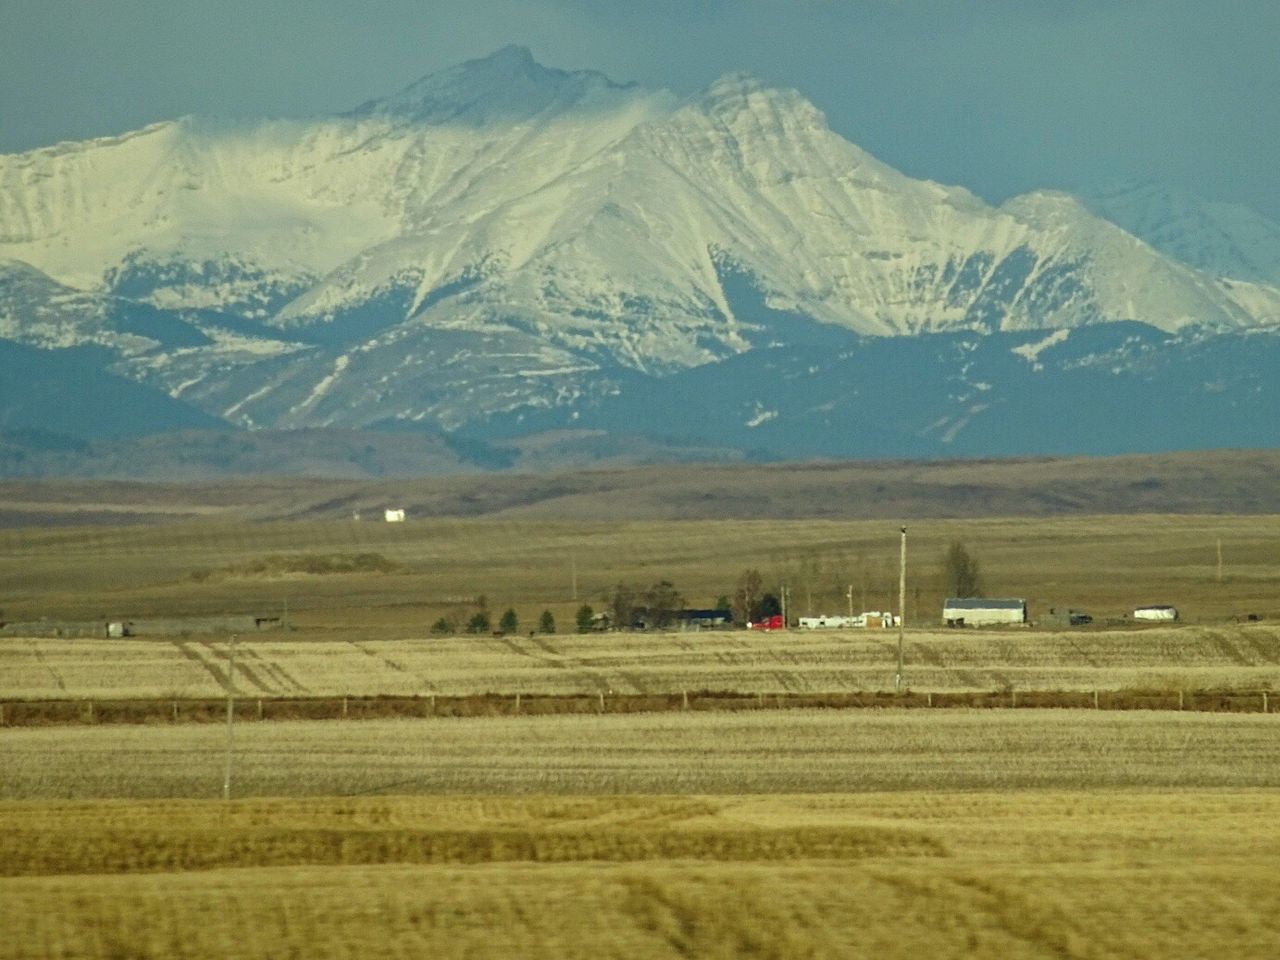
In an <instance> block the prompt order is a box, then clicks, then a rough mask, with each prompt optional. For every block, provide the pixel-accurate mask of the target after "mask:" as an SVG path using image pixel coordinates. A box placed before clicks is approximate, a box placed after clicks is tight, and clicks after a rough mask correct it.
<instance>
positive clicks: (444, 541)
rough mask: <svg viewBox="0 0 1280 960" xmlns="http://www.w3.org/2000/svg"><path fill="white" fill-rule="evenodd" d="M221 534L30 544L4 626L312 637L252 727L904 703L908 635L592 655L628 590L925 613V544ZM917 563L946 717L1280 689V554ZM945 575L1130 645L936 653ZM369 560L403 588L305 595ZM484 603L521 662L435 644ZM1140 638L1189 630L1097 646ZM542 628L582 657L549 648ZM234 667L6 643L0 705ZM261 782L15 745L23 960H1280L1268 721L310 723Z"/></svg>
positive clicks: (863, 714)
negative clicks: (209, 626)
mask: <svg viewBox="0 0 1280 960" xmlns="http://www.w3.org/2000/svg"><path fill="white" fill-rule="evenodd" d="M902 469H904V470H906V469H908V468H906V467H903V468H902ZM981 469H982V468H981V465H974V466H972V467H971V468H970V470H969V473H967V474H964V475H965V476H968V477H970V478H972V477H973V476H975V475H976V474H975V473H974V471H977V472H978V473H981ZM992 469H994V468H992ZM1081 482H1084V481H1081ZM1126 482H1127V481H1126ZM298 489H300V488H298ZM664 489H667V490H668V492H669V488H664ZM735 489H736V490H737V493H738V494H740V495H743V496H745V495H746V491H745V488H744V489H739V488H735ZM144 492H145V491H144ZM295 492H296V490H295ZM331 492H332V491H331V489H330V488H329V487H326V486H324V485H317V488H316V490H315V491H313V492H312V493H313V494H314V495H312V494H308V496H310V497H311V499H310V500H309V501H308V503H307V505H305V509H304V512H305V513H307V514H308V515H314V516H322V515H324V508H323V504H322V503H320V502H319V499H318V498H319V497H320V495H321V493H324V494H325V495H328V494H329V493H331ZM90 493H92V494H93V495H95V496H96V495H101V493H102V488H101V487H93V488H92V491H90V489H89V488H88V487H86V491H85V494H86V496H88V495H89V494H90ZM500 493H501V491H498V492H497V493H495V491H493V490H490V491H488V492H485V491H483V490H482V491H481V492H480V493H479V494H478V496H480V497H481V499H484V498H485V497H489V498H490V499H492V498H493V497H495V496H497V497H498V499H501V497H500V496H499V494H500ZM29 494H30V496H32V497H35V496H36V491H30V492H29ZM134 494H135V495H138V496H140V497H141V496H142V494H139V493H138V492H137V491H136V490H135V491H134ZM187 495H188V496H189V497H190V496H194V495H192V494H191V491H187ZM277 495H278V496H280V497H283V496H284V494H280V493H279V492H277ZM455 495H457V496H460V495H461V494H459V493H458V492H457V491H455V492H454V494H450V496H455ZM690 495H691V494H690ZM220 496H229V495H227V494H225V492H224V493H223V494H220ZM584 496H585V494H584ZM195 499H197V500H198V499H199V497H195ZM571 499H572V498H571ZM144 500H145V498H143V499H142V500H139V502H138V503H137V504H136V505H135V506H136V507H137V509H138V510H139V511H144V510H145V508H147V504H146V503H145V502H144ZM608 502H609V501H608V500H607V499H605V500H601V499H599V498H598V497H597V498H595V499H593V500H592V501H591V505H590V509H589V510H588V509H587V507H586V506H584V508H583V510H584V513H585V512H590V511H598V510H600V509H601V504H605V503H608ZM655 502H656V501H655ZM86 503H87V501H86ZM220 503H221V501H219V500H218V497H217V496H211V497H210V498H209V500H208V502H207V504H206V505H207V506H208V507H209V509H208V511H207V512H205V513H204V514H203V515H201V512H200V511H199V510H189V511H185V512H186V515H187V516H188V517H194V519H183V520H170V521H168V522H163V523H150V524H145V525H132V526H131V525H125V524H120V523H99V524H97V525H95V526H75V525H65V526H57V527H39V528H37V527H25V528H9V529H4V530H0V621H3V620H10V621H14V620H34V619H38V618H40V617H49V618H54V619H66V620H74V619H95V620H104V621H105V620H107V619H145V618H147V617H184V616H190V617H200V616H217V615H243V614H251V615H271V616H275V615H281V614H283V613H284V609H285V605H286V604H287V609H288V619H289V621H290V625H291V627H292V629H290V630H288V631H281V632H278V633H263V634H256V635H253V636H251V637H241V638H240V640H241V642H240V643H239V644H238V647H239V649H238V654H237V655H238V669H237V682H236V689H237V692H238V694H239V695H240V696H241V697H244V698H246V699H250V698H255V697H264V698H267V697H290V696H293V697H302V696H338V697H340V696H345V695H352V696H357V695H377V694H401V695H415V694H417V695H421V696H424V697H425V696H429V695H431V694H439V695H444V694H463V693H483V692H488V691H492V692H496V693H503V694H513V693H517V692H525V693H554V692H564V693H571V692H580V693H590V694H598V693H603V694H605V695H606V696H607V695H608V692H609V691H614V692H615V693H618V694H623V693H634V692H642V693H661V692H668V693H669V692H679V691H681V690H684V689H690V690H696V689H704V688H706V689H733V690H740V691H746V692H760V693H770V692H773V693H784V692H805V691H810V692H812V691H850V690H883V689H887V688H888V687H889V686H890V685H891V684H892V676H893V670H894V658H895V654H896V636H895V634H894V633H893V632H892V631H886V632H876V633H854V632H848V633H838V634H837V633H830V634H828V633H801V632H799V631H791V632H786V633H782V634H775V635H761V634H756V633H746V632H726V633H707V634H690V635H675V634H665V635H649V634H607V635H582V636H580V635H576V634H571V633H567V632H565V631H566V630H567V629H568V628H569V626H570V625H571V624H572V622H573V613H574V611H575V610H576V608H577V607H578V606H579V605H580V604H582V603H583V602H587V603H591V604H593V605H595V606H596V607H597V609H599V608H600V607H601V606H602V604H601V598H602V597H603V595H604V594H605V592H606V591H608V590H609V589H610V588H611V587H612V586H613V585H614V584H616V583H618V582H619V581H626V582H629V583H635V584H638V585H641V586H644V585H647V584H650V583H652V582H654V581H656V580H659V579H668V580H671V581H673V582H674V583H675V585H676V587H677V589H679V590H680V591H681V592H682V593H683V594H684V595H685V597H686V598H687V600H688V601H689V602H690V604H692V605H699V606H702V605H710V604H711V603H712V602H713V601H714V600H715V598H716V597H717V596H719V595H720V594H724V593H731V592H732V589H733V585H734V581H735V579H736V578H737V576H738V575H739V574H740V573H741V572H742V570H743V569H744V568H747V567H757V568H759V569H760V570H761V572H762V573H763V574H765V577H766V580H767V582H768V583H770V584H774V583H777V584H779V585H780V584H781V583H783V582H786V583H787V584H788V585H789V586H790V587H791V589H792V597H793V612H794V613H795V614H797V615H806V614H809V613H814V614H817V613H837V612H844V611H845V610H846V609H847V598H846V595H845V591H846V590H847V589H848V588H849V586H850V585H852V586H853V588H854V594H855V606H856V607H858V608H860V609H861V608H870V609H879V608H884V607H889V606H896V604H895V603H893V602H892V598H893V597H894V596H895V595H896V589H897V587H896V576H897V566H896V564H897V548H898V540H897V523H896V522H892V523H890V522H887V521H883V520H881V521H867V520H842V519H824V520H813V519H792V520H741V519H732V520H720V521H706V520H688V521H680V522H673V521H658V520H638V519H637V520H628V521H623V520H618V521H615V522H604V521H601V520H599V519H591V520H582V519H580V520H573V521H567V520H556V521H552V520H538V519H529V518H528V517H527V516H526V518H525V519H514V518H512V517H505V518H504V517H494V516H490V517H488V518H485V519H457V518H451V519H450V518H446V519H435V520H425V519H423V520H413V519H411V520H410V522H409V523H406V524H404V525H386V524H382V523H372V522H366V521H361V522H358V523H357V522H353V521H351V520H350V519H345V520H340V519H316V520H291V521H287V522H283V521H261V522H250V521H248V520H246V519H244V516H245V513H244V512H243V511H241V512H238V513H237V512H236V511H235V510H229V509H228V510H224V509H223V507H222V506H220ZM692 503H693V501H692V500H688V501H687V504H692ZM349 504H350V501H341V502H340V503H338V504H337V505H336V506H335V507H334V508H333V512H339V513H340V512H343V511H346V510H348V509H349ZM66 506H67V510H68V514H67V516H66V517H64V519H72V518H74V517H75V516H76V514H75V512H74V509H75V505H74V504H71V505H66ZM81 506H84V504H81ZM110 506H112V504H111V503H97V504H96V508H106V507H110ZM115 506H119V504H116V505H115ZM187 506H190V504H188V505H187ZM197 506H198V504H197ZM569 506H571V504H570V505H569ZM561 507H563V508H565V509H569V507H568V506H566V505H565V504H564V503H563V502H562V503H561ZM157 508H158V509H159V508H163V509H166V510H174V511H175V512H177V513H183V512H184V509H180V508H179V507H176V506H174V505H173V504H172V503H162V504H159V505H158V507H157ZM42 509H43V508H42ZM690 509H692V507H690ZM236 510H240V508H239V507H237V508H236ZM570 512H571V511H570ZM99 513H100V514H101V513H102V510H99ZM122 515H123V514H122ZM411 516H412V515H411ZM99 519H101V517H100V516H99ZM907 522H909V524H910V530H911V540H910V556H909V563H908V570H909V587H908V603H907V615H908V623H909V630H908V632H907V637H906V663H907V680H908V684H909V685H910V686H911V687H912V688H913V689H918V690H925V689H931V690H937V691H961V690H1033V689H1049V690H1090V689H1092V690H1123V689H1135V688H1157V687H1158V688H1163V689H1175V688H1176V689H1179V690H1181V689H1200V690H1203V689H1210V688H1236V689H1251V690H1258V691H1262V690H1271V691H1274V690H1277V689H1280V592H1278V591H1277V589H1276V588H1277V585H1278V584H1280V547H1278V546H1277V544H1280V517H1277V516H1275V515H1273V514H1268V515H1258V516H1225V515H1224V516H1218V515H1210V514H1202V515H1165V514H1152V515H1142V516H1107V517H1098V516H1093V517H1090V516H1072V517H1036V518H1013V519H969V520H932V519H930V520H910V518H908V521H907ZM953 539H960V540H963V541H964V542H965V543H966V544H967V545H968V547H969V549H970V550H971V551H972V552H973V553H974V554H975V555H976V556H977V557H978V558H979V560H980V562H981V564H982V567H983V574H984V579H985V580H986V582H987V585H988V590H987V592H988V593H989V594H992V595H1004V596H1022V597H1025V598H1026V599H1027V600H1028V602H1029V604H1030V606H1031V609H1032V613H1033V616H1035V615H1036V614H1037V613H1043V612H1044V611H1045V610H1047V608H1048V607H1049V606H1068V605H1069V606H1072V607H1082V608H1084V609H1086V610H1088V611H1089V612H1090V613H1091V614H1093V615H1094V616H1095V617H1096V618H1097V620H1098V624H1097V626H1096V627H1090V628H1083V629H1076V630H1070V631H1067V630H1056V631H1054V630H1048V629H1043V628H1030V629H1011V630H993V631H972V630H966V631H954V630H945V629H940V628H938V627H937V626H936V615H937V611H938V610H939V607H940V604H941V599H942V597H943V595H944V588H943V587H942V585H941V584H940V583H939V581H938V577H937V570H938V566H939V559H940V557H941V555H942V552H943V550H944V549H945V548H946V545H947V544H948V543H949V542H950V541H952V540H953ZM1219 541H1221V544H1222V554H1223V570H1222V576H1221V578H1219V575H1218V568H1217V545H1218V542H1219ZM360 553H377V554H379V555H381V556H382V557H383V558H385V560H386V564H384V565H383V566H384V569H383V570H382V571H380V572H378V571H373V570H364V571H356V572H330V573H311V574H308V573H287V574H279V573H273V572H272V571H278V570H279V569H280V563H279V562H278V558H279V557H281V556H283V555H304V556H310V557H312V558H318V557H334V556H339V555H341V556H350V555H355V554H360ZM273 558H276V559H273ZM326 564H328V561H325V562H319V561H317V562H316V564H315V566H316V568H317V569H320V568H324V567H325V566H326ZM328 566H329V568H330V569H336V568H340V567H341V566H342V564H340V563H339V564H336V565H334V564H328ZM575 575H576V585H577V596H576V597H575V596H574V592H573V587H574V579H575ZM481 595H483V596H485V597H486V598H487V602H488V608H489V610H490V612H491V614H492V615H493V616H494V617H495V619H496V617H497V615H498V614H499V613H500V612H501V611H502V610H504V609H505V608H506V607H507V606H508V605H510V606H513V607H514V608H515V609H516V610H517V611H518V613H519V615H520V618H521V622H522V628H521V630H520V631H519V632H518V633H517V634H513V635H511V636H508V637H494V636H434V635H432V634H431V632H430V626H431V624H432V623H433V622H434V620H436V619H437V618H439V617H441V616H451V617H459V616H462V615H464V614H469V613H470V612H472V611H474V610H475V609H476V607H475V600H476V598H477V597H479V596H481ZM1148 602H1157V603H1174V604H1177V605H1178V606H1179V608H1180V609H1181V610H1182V611H1183V614H1184V617H1185V618H1186V622H1185V623H1183V624H1180V625H1178V626H1175V627H1154V628H1141V629H1135V628H1131V627H1123V626H1119V625H1114V624H1112V625H1107V624H1105V623H1104V622H1103V621H1104V620H1106V619H1107V618H1119V617H1121V616H1123V615H1124V614H1126V613H1127V612H1128V611H1129V610H1130V609H1131V608H1132V607H1133V606H1134V605H1136V604H1139V603H1148ZM545 609H549V610H551V611H552V612H553V613H554V615H555V617H556V620H557V622H558V624H559V626H560V632H558V633H556V634H553V635H538V636H533V637H531V636H529V634H528V629H529V627H530V626H531V625H532V624H533V623H534V622H536V619H537V616H538V615H539V614H540V613H541V612H542V611H543V610H545ZM1247 613H1253V614H1255V615H1258V616H1260V617H1261V620H1260V621H1259V622H1257V623H1244V622H1241V621H1242V619H1243V616H1244V615H1245V614H1247ZM228 639H229V638H228V637H227V636H226V635H221V634H202V633H199V632H193V633H191V634H190V635H182V634H181V633H179V634H176V635H171V636H158V637H138V638H131V639H125V640H110V641H108V640H98V639H61V638H47V637H46V638H31V637H0V700H14V699H32V698H34V699H40V698H50V699H78V700H88V701H92V700H93V699H94V698H111V697H116V698H128V697H150V698H155V697H160V698H173V699H179V698H188V697H215V696H218V695H219V694H221V693H222V692H223V690H224V687H223V680H222V674H221V673H220V670H221V669H222V667H223V665H224V664H225V661H226V655H227V653H228V650H227V647H228ZM1272 709H1273V710H1274V706H1273V707H1272ZM234 742H235V764H234V781H233V782H234V793H235V797H236V799H234V800H233V801H232V802H231V803H229V804H227V803H222V802H221V801H219V800H218V799H217V798H218V797H219V796H220V793H221V789H222V782H223V763H224V756H225V753H224V751H225V744H226V732H225V729H224V728H223V727H221V726H220V725H217V724H173V725H170V724H167V723H151V724H138V725H103V726H49V727H22V728H19V727H4V728H0V930H2V932H3V935H0V958H9V957H14V958H17V957H23V958H26V957H67V958H70V957H77V958H78V957H94V958H97V957H101V958H113V960H121V958H143V957H147V958H151V957H155V958H160V957H207V956H237V957H264V958H265V957H272V958H276V957H308V958H328V957H357V956H358V957H364V958H367V957H420V956H441V957H454V956H456V957H503V958H511V957H519V958H524V957H529V958H539V957H548V958H551V957H592V958H599V957H614V956H616V957H635V958H646V957H655V958H657V957H741V956H757V957H777V958H792V957H832V956H876V957H887V958H894V957H919V956H940V957H1001V958H1009V957H1014V958H1016V957H1081V958H1085V957H1089V958H1092V957H1099V958H1101V957H1117V958H1119V957H1146V956H1152V957H1164V956H1179V957H1184V956H1185V957H1206V958H1207V957H1215V958H1217V957H1221V956H1223V955H1232V956H1240V957H1263V956H1271V955H1273V954H1274V952H1275V945H1276V943H1277V942H1280V919H1277V918H1280V909H1278V908H1280V894H1278V893H1277V892H1276V889H1277V888H1276V885H1275V883H1274V876H1275V870H1276V867H1275V864H1276V855H1277V853H1280V827H1277V826H1276V825H1277V824H1280V816H1278V815H1280V717H1278V716H1277V715H1276V714H1275V713H1261V712H1259V713H1248V714H1243V713H1239V714H1236V713H1233V714H1202V713H1191V712H1186V713H1180V712H1177V711H1173V710H1168V711H1157V710H1135V711H1124V712H1119V711H1117V712H1112V711H1106V710H1100V711H1093V710H1054V709H1040V710H965V709H949V710H933V711H925V710H919V711H906V710H857V711H843V710H786V711H774V710H758V711H750V712H741V713H714V712H700V711H690V712H679V711H677V712H672V713H652V714H645V713H634V714H625V715H624V714H617V715H613V714H605V715H600V716H597V715H565V716H528V715H524V716H497V717H467V718H432V719H421V720H413V719H398V720H373V719H370V720H360V721H355V720H352V721H346V722H344V721H340V720H333V721H290V720H282V721H277V722H273V723H242V724H237V725H236V728H235V741H234Z"/></svg>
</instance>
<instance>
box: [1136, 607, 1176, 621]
mask: <svg viewBox="0 0 1280 960" xmlns="http://www.w3.org/2000/svg"><path fill="white" fill-rule="evenodd" d="M1133 619H1135V620H1165V621H1168V620H1177V619H1178V608H1177V607H1170V606H1168V605H1166V604H1155V605H1152V606H1149V607H1138V608H1136V609H1135V610H1134V611H1133Z"/></svg>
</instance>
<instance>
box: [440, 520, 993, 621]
mask: <svg viewBox="0 0 1280 960" xmlns="http://www.w3.org/2000/svg"><path fill="white" fill-rule="evenodd" d="M871 569H872V568H869V567H868V566H867V565H865V563H864V562H863V558H861V557H859V558H858V561H857V565H856V566H855V567H854V568H853V570H852V571H850V569H849V567H848V565H847V564H830V565H829V567H827V568H824V567H823V564H822V561H821V558H820V557H817V556H812V555H804V556H802V557H801V561H800V563H799V564H792V565H789V566H788V567H787V568H786V569H784V570H783V571H781V572H777V573H775V574H774V575H773V576H772V577H771V578H769V579H768V580H766V578H765V576H764V575H763V574H762V573H761V572H760V570H759V569H757V568H754V567H752V568H748V569H746V570H743V571H742V573H741V574H740V575H739V576H738V578H737V580H736V581H735V583H734V586H733V590H732V592H731V593H727V594H722V595H720V596H719V597H718V598H717V599H716V603H715V606H714V607H713V608H712V609H714V610H715V611H717V612H721V613H723V614H725V617H726V619H727V620H731V621H732V622H733V623H736V624H739V625H745V624H747V623H755V622H759V621H761V620H765V619H767V618H769V617H775V616H778V615H780V614H782V613H783V605H784V602H783V601H784V598H783V592H784V591H785V592H786V593H788V594H790V600H791V602H792V603H793V604H794V603H795V601H796V600H797V599H799V597H797V594H800V595H801V596H803V607H804V608H805V609H807V610H810V611H812V610H813V608H814V603H813V601H814V597H815V595H816V596H817V597H818V599H819V603H820V604H821V603H824V602H829V601H830V600H831V599H836V600H837V602H836V603H835V605H834V606H833V609H835V610H839V609H842V607H843V603H841V602H839V601H847V602H850V604H851V605H852V600H853V591H854V589H855V587H857V586H859V585H860V586H861V609H862V610H868V609H872V608H877V607H879V606H880V604H879V602H878V601H879V600H880V599H881V598H883V599H884V601H885V602H884V605H883V606H884V608H885V609H893V608H894V607H895V606H896V602H897V598H896V591H897V571H896V568H894V569H893V570H890V569H889V566H888V564H887V563H886V564H881V566H880V567H879V568H875V569H876V571H877V573H878V575H877V576H876V577H875V579H876V581H877V582H876V584H875V585H874V587H873V588H872V589H871V591H870V592H869V590H868V582H869V579H870V578H871V575H870V573H869V570H871ZM890 573H892V576H890ZM787 580H790V582H791V584H793V586H791V587H790V588H789V589H788V588H787V587H784V586H783V585H782V584H783V582H784V581H787ZM937 581H938V582H939V584H940V585H941V587H942V589H943V592H945V593H946V595H947V596H950V597H975V596H978V595H980V594H981V593H982V591H983V589H984V586H983V581H982V574H981V568H980V565H979V562H978V560H977V558H976V557H975V556H974V555H973V554H972V553H971V552H970V551H969V549H968V547H967V546H966V545H965V544H964V543H963V542H962V541H959V540H954V541H952V542H951V544H950V545H949V546H948V548H947V550H946V551H945V553H944V554H943V556H942V558H941V562H940V564H939V568H938V573H937ZM774 582H777V583H778V584H779V585H778V586H777V587H772V584H773V583H774ZM766 583H768V584H770V586H769V587H766ZM915 599H916V601H917V605H918V603H919V599H920V590H919V587H918V586H917V587H916V591H915ZM601 604H602V607H601V610H600V611H599V612H597V610H596V609H595V608H594V607H593V606H592V605H591V604H587V603H584V604H583V605H582V606H580V607H579V608H578V610H577V613H576V614H575V616H574V629H575V630H576V631H577V632H578V633H589V632H592V631H595V630H599V629H604V628H610V629H615V630H630V629H650V630H665V629H667V628H669V627H670V626H671V625H672V624H673V623H674V622H675V621H676V619H677V618H678V616H679V615H680V613H681V611H682V610H684V609H685V598H684V596H683V595H682V594H681V593H680V592H679V591H678V590H677V589H676V587H675V585H674V584H673V583H672V582H671V581H670V580H665V579H664V580H658V581H656V582H655V583H652V584H650V585H648V586H641V585H637V584H629V583H626V582H622V581H619V582H618V583H617V584H616V585H615V586H614V587H613V588H612V590H610V591H609V592H607V593H606V594H605V595H604V596H603V597H602V598H601ZM475 607H476V609H475V610H474V612H472V613H471V614H470V615H469V616H467V615H466V614H463V615H460V616H459V615H454V616H452V617H450V616H443V617H440V619H438V620H437V621H436V622H435V623H434V624H433V625H432V627H431V630H432V632H433V633H436V634H442V635H449V634H457V633H460V632H461V633H468V634H489V633H494V632H496V633H502V634H514V633H518V632H519V631H520V627H521V623H520V617H519V615H518V614H517V613H516V610H515V608H514V607H508V608H507V609H506V610H504V611H503V612H502V614H501V615H500V616H498V617H497V619H496V620H495V619H494V618H493V616H492V615H491V613H490V611H489V607H488V599H487V598H486V597H485V596H484V595H481V596H479V597H477V598H476V601H475ZM793 609H794V607H793ZM533 632H536V633H547V634H550V633H555V632H556V620H555V616H554V615H553V614H552V612H551V611H550V610H543V611H542V614H541V616H539V618H538V620H537V623H536V626H535V628H534V631H533Z"/></svg>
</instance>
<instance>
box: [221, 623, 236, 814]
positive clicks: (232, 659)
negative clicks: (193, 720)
mask: <svg viewBox="0 0 1280 960" xmlns="http://www.w3.org/2000/svg"><path fill="white" fill-rule="evenodd" d="M235 678H236V635H235V634H234V633H233V634H232V635H231V650H230V651H229V653H228V655H227V768H226V772H225V773H224V774H223V777H222V799H223V800H230V799H231V756H232V754H233V752H234V750H235V711H236V687H235V683H236V680H235Z"/></svg>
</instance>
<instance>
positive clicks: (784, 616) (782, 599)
mask: <svg viewBox="0 0 1280 960" xmlns="http://www.w3.org/2000/svg"><path fill="white" fill-rule="evenodd" d="M778 592H779V593H781V594H782V596H781V597H779V598H778V599H779V602H780V603H781V605H782V629H784V630H785V629H786V628H787V585H786V584H785V583H784V584H783V585H782V587H781V588H780V590H779V591H778Z"/></svg>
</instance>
